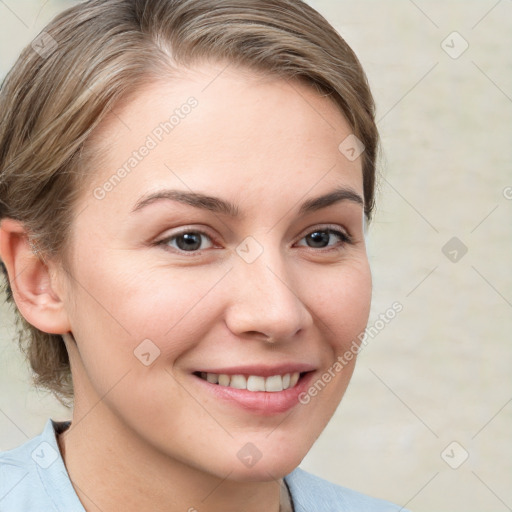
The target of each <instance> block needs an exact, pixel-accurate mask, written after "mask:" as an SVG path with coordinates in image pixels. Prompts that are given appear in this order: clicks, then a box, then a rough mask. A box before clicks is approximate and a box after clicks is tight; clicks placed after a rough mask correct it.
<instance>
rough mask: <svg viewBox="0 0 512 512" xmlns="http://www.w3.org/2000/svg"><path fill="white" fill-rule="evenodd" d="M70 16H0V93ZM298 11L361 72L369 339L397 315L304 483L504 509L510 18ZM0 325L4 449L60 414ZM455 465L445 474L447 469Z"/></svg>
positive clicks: (349, 5)
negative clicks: (381, 319) (370, 160)
mask: <svg viewBox="0 0 512 512" xmlns="http://www.w3.org/2000/svg"><path fill="white" fill-rule="evenodd" d="M67 3H68V4H70V3H71V2H67ZM65 4H66V2H57V1H54V2H52V1H46V2H36V1H33V0H32V1H28V0H25V1H20V0H2V1H0V20H1V21H0V58H1V61H0V62H1V64H0V76H3V75H4V74H5V73H6V71H7V70H8V68H9V67H10V66H11V65H12V63H13V62H14V59H15V58H16V55H17V54H18V52H19V51H20V50H21V48H22V47H23V46H24V45H25V44H27V43H28V42H29V41H30V40H31V39H32V38H33V37H34V36H35V35H36V34H37V33H38V32H39V31H40V30H41V29H42V28H43V26H44V24H45V23H46V22H47V21H48V20H49V19H50V18H51V17H52V16H53V15H54V14H55V13H57V12H58V11H59V10H60V9H61V8H62V6H64V5H65ZM310 4H311V5H312V6H313V7H315V8H317V9H318V10H319V11H320V12H321V13H322V14H324V16H325V17H326V18H327V19H328V20H329V21H330V22H331V23H332V24H333V25H334V26H335V27H336V28H337V29H338V31H339V32H340V33H341V34H342V35H343V36H344V37H345V38H346V40H347V41H348V43H349V44H350V45H351V46H352V47H353V49H354V50H355V51H356V53H357V54H358V55H359V57H360V59H361V61H362V63H363V65H364V67H365V69H366V71H367V73H368V76H369V80H370V83H371V86H372V88H373V92H374V95H375V97H376V101H377V104H378V119H379V128H380V131H381V135H382V141H383V158H382V161H381V172H382V178H381V186H380V192H379V205H378V212H377V217H376V220H375V222H374V224H373V225H372V227H371V229H370V236H369V244H370V255H371V262H372V269H373V276H374V302H373V308H372V316H371V318H370V325H371V324H372V323H373V322H374V321H375V320H376V319H377V317H378V315H379V313H383V312H385V311H386V310H387V308H388V307H389V306H390V305H391V304H392V303H393V302H394V301H399V302H400V303H401V304H402V305H403V311H402V312H401V313H399V314H398V315H397V316H396V318H395V319H394V320H393V321H391V322H390V323H389V325H387V326H386V327H385V328H384V329H382V330H381V331H380V332H379V334H378V335H377V336H375V337H374V338H372V339H371V340H370V343H369V344H368V346H367V347H366V348H365V349H364V351H363V352H362V353H361V355H360V359H359V362H358V367H357V368H356V371H355V374H354V377H353V380H352V383H351V385H350V386H349V389H348V391H347V394H346V396H345V398H344V400H343V401H342V404H341V405H340V407H339V408H338V410H337V412H336V414H335V416H334V418H333V420H332V421H331V423H330V424H329V426H328V427H327V429H326V430H325V431H324V433H323V434H322V436H321V437H320V439H319V440H318V442H317V443H316V445H315V446H314V448H313V449H312V451H311V452H310V453H309V454H308V455H307V457H306V458H305V459H304V461H303V464H302V467H304V468H305V469H306V470H309V471H312V472H314V473H316V474H318V475H320V476H322V477H324V478H327V479H329V480H331V481H334V482H337V483H339V484H341V485H345V486H347V487H351V488H354V489H357V490H360V491H362V492H365V493H368V494H370V495H375V496H379V497H382V498H386V499H389V500H391V501H394V502H397V503H399V504H401V505H406V506H407V507H408V508H410V509H411V510H413V511H417V512H422V511H423V512H427V511H431V510H437V511H450V512H457V511H460V512H462V511H464V512H468V511H484V510H485V511H491V510H492V511H506V510H512V486H511V485H510V483H511V478H512V442H511V441H510V432H511V431H512V428H511V427H512V377H511V375H512V372H511V370H510V369H511V367H512V350H511V349H510V341H511V336H510V332H511V331H512V315H511V313H512V309H511V308H512V272H511V271H510V266H511V263H510V262H511V261H512V222H511V220H512V199H507V197H508V198H510V197H512V188H507V187H512V172H511V164H512V143H511V142H512V139H511V135H512V72H511V71H512V52H511V51H510V48H511V43H512V36H511V34H512V1H510V0H501V1H498V2H497V1H496V0H489V1H487V0H485V1H484V0H482V1H473V2H468V1H462V0H461V1H426V0H416V1H415V2H413V1H412V0H411V1H409V0H393V1H391V0H387V1H371V0H357V1H355V0H352V1H336V0H324V1H322V0H314V1H313V0H311V1H310ZM454 31H456V32H458V33H459V35H457V34H455V35H450V34H452V32H454ZM462 38H463V39H462ZM443 41H445V42H444V43H443ZM464 41H467V44H468V45H469V46H468V48H467V50H466V51H465V52H464V53H462V54H461V55H460V56H459V53H460V51H461V50H462V49H463V48H464V46H465V44H466V43H465V42H464ZM445 50H447V51H448V52H450V53H451V54H452V56H450V55H448V53H446V51H445ZM455 56H457V58H453V57H455ZM452 237H457V239H458V241H456V242H455V243H456V244H459V247H458V248H457V246H453V247H449V248H448V249H446V250H445V252H446V253H447V255H448V256H445V254H444V253H443V251H442V248H443V247H444V246H445V244H446V243H447V242H448V241H449V240H450V239H451V238H452ZM461 244H464V246H466V247H467V253H466V254H464V255H463V256H462V257H461V255H462V251H461V247H462V245H461ZM454 248H455V251H457V252H456V253H454V252H451V254H450V252H449V251H453V250H454ZM455 257H457V258H458V260H457V261H455V262H454V261H451V260H450V259H449V258H452V259H453V258H455ZM507 262H508V263H507ZM0 312H1V316H2V320H1V322H0V326H1V333H0V433H1V434H0V450H2V449H8V448H11V447H14V446H16V445H18V444H20V443H22V442H23V441H25V439H26V438H27V437H32V436H34V435H36V434H38V433H39V432H40V431H41V429H42V426H43V424H44V422H45V421H46V419H47V418H48V417H49V416H51V417H53V418H54V419H60V418H64V417H66V412H65V410H63V409H62V408H60V407H59V406H58V405H57V404H56V403H55V401H54V400H52V399H51V397H49V396H48V395H46V394H44V393H41V392H37V391H35V390H33V389H32V388H31V387H30V384H29V382H30V377H29V375H28V371H27V370H26V367H25V366H24V364H23V362H22V359H21V357H20V355H19V353H18V352H17V349H16V345H15V343H14V342H13V337H14V335H13V330H12V329H13V326H12V315H11V314H10V313H9V312H8V310H7V309H6V308H5V306H1V310H0ZM453 441H456V442H457V443H458V444H456V445H450V444H451V443H452V442H453ZM448 445H450V446H449V447H448ZM447 447H448V449H447V450H445V448H447ZM466 452H467V454H468V455H469V458H468V459H467V460H466V461H465V462H464V463H462V465H460V467H458V468H457V469H453V468H452V467H450V465H449V464H448V463H447V462H445V460H446V461H448V462H449V463H450V464H451V465H452V466H455V465H457V463H460V461H461V460H462V459H463V457H464V456H465V453H466ZM443 453H444V458H443V456H442V454H443Z"/></svg>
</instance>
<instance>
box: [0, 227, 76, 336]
mask: <svg viewBox="0 0 512 512" xmlns="http://www.w3.org/2000/svg"><path fill="white" fill-rule="evenodd" d="M0 255H1V258H2V261H3V263H4V265H5V267H6V269H7V273H8V275H9V284H10V286H11V289H12V294H13V298H14V300H15V302H16V305H17V306H18V309H19V311H20V313H21V314H22V315H23V317H24V318H25V320H27V322H29V323H30V324H32V325H33V326H34V327H36V328H37V329H39V330H40V331H43V332H46V333H49V334H64V333H66V332H69V331H71V326H70V323H69V319H68V315H67V312H66V310H65V308H64V302H63V301H62V297H61V295H63V293H62V290H61V289H60V288H59V286H58V283H57V277H58V270H59V268H58V267H57V265H55V264H54V263H53V262H50V263H48V262H44V261H43V260H42V258H41V257H40V256H38V255H37V254H35V253H34V251H33V249H32V247H31V244H30V242H29V238H28V233H27V231H26V229H25V228H24V226H23V224H22V223H21V222H19V221H17V220H14V219H9V218H4V219H2V221H1V223H0ZM62 272H63V271H62V270H61V273H62Z"/></svg>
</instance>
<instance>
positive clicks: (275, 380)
mask: <svg viewBox="0 0 512 512" xmlns="http://www.w3.org/2000/svg"><path fill="white" fill-rule="evenodd" d="M265 391H283V378H282V377H281V375H272V377H268V378H267V380H266V381H265Z"/></svg>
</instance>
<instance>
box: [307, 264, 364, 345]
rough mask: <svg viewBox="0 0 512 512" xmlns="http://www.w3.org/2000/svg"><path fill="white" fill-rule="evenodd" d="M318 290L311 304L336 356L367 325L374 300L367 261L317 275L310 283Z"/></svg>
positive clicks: (311, 286) (313, 288) (310, 285)
mask: <svg viewBox="0 0 512 512" xmlns="http://www.w3.org/2000/svg"><path fill="white" fill-rule="evenodd" d="M308 286H309V288H310V289H312V290H315V292H314V294H313V295H312V299H311V304H313V305H314V306H313V311H314V313H315V314H316V315H318V316H319V318H320V319H321V320H322V322H319V324H318V326H319V328H320V329H322V325H323V326H324V327H323V328H324V330H325V336H326V338H327V339H330V340H332V341H331V343H332V346H333V348H334V349H335V351H336V353H339V352H340V351H344V350H345V349H346V347H347V346H350V345H351V343H352V340H354V339H357V337H358V335H359V334H360V333H361V332H362V331H364V329H365V327H366V324H367V322H368V316H369V313H370V305H371V297H372V279H371V272H370V267H369V264H368V260H367V259H366V258H360V259H357V260H354V261H353V262H352V264H350V265H348V264H347V265H344V266H340V267H339V268H337V269H329V270H328V271H326V272H325V274H324V275H322V274H321V273H317V274H316V275H315V276H314V279H313V280H312V281H311V282H310V283H309V285H308Z"/></svg>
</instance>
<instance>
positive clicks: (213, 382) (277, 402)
mask: <svg viewBox="0 0 512 512" xmlns="http://www.w3.org/2000/svg"><path fill="white" fill-rule="evenodd" d="M211 370H212V371H206V370H200V371H195V372H193V373H192V376H193V377H194V380H195V382H196V383H197V385H198V386H199V387H198V390H202V392H204V393H206V394H207V395H209V396H211V397H213V398H215V399H217V400H220V402H219V403H227V404H229V407H237V408H241V409H242V410H244V411H246V412H250V413H251V414H258V415H263V416H273V415H275V414H279V413H284V412H286V411H289V410H290V409H292V408H293V407H295V406H297V405H299V404H300V403H301V402H300V401H299V396H300V395H301V393H303V392H304V390H305V389H307V387H308V386H309V385H310V382H311V381H312V379H313V377H314V375H315V374H316V368H314V367H313V366H311V365H284V366H282V367H280V368H277V367H274V368H264V367H255V366H254V367H247V366H246V367H244V368H236V369H235V368H229V369H215V370H214V369H211Z"/></svg>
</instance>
